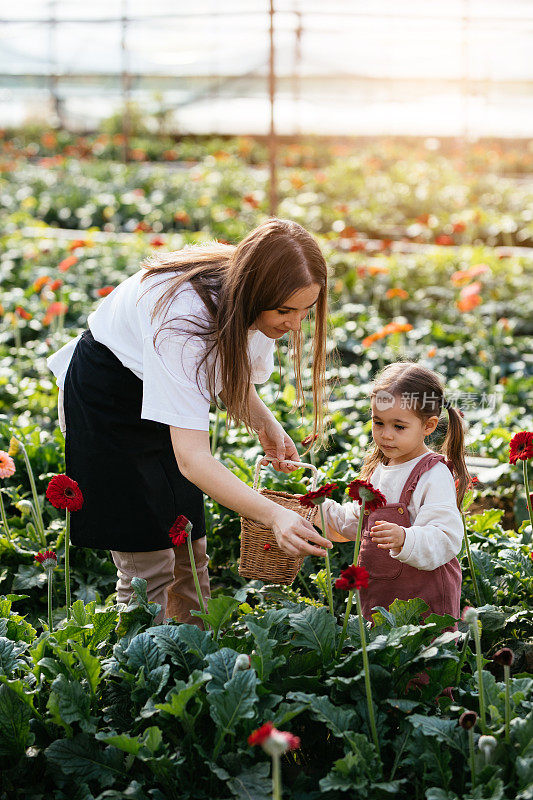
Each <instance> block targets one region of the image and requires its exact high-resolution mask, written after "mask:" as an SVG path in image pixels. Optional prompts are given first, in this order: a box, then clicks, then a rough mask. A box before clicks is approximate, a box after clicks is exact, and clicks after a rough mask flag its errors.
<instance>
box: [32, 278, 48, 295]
mask: <svg viewBox="0 0 533 800" xmlns="http://www.w3.org/2000/svg"><path fill="white" fill-rule="evenodd" d="M50 280H51V279H50V276H49V275H41V277H40V278H37V280H36V281H35V282H34V284H33V291H34V292H40V291H41V289H42V288H43V286H46V284H47V283H50Z"/></svg>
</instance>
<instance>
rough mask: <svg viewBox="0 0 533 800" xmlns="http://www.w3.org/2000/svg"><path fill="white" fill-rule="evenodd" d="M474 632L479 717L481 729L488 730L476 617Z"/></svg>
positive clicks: (473, 623) (473, 626) (473, 625)
mask: <svg viewBox="0 0 533 800" xmlns="http://www.w3.org/2000/svg"><path fill="white" fill-rule="evenodd" d="M471 625H472V632H473V634H474V642H475V644H476V665H477V684H478V686H477V688H478V694H479V717H480V722H481V731H482V732H483V733H486V732H487V725H486V721H485V720H486V717H485V692H484V687H483V656H482V654H481V636H480V633H479V620H478V619H475V620H474V622H472V623H471Z"/></svg>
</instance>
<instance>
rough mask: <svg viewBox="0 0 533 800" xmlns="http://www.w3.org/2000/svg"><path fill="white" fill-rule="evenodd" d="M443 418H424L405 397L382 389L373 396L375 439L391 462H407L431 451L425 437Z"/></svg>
mask: <svg viewBox="0 0 533 800" xmlns="http://www.w3.org/2000/svg"><path fill="white" fill-rule="evenodd" d="M438 421H439V418H438V417H437V416H433V417H429V418H428V419H426V420H422V419H420V417H419V416H418V415H417V414H415V412H414V411H413V410H412V409H410V408H409V407H408V403H406V402H404V400H403V398H400V397H394V396H393V395H391V394H389V392H384V391H380V392H378V393H377V397H373V398H372V438H373V439H374V442H375V443H376V444H377V446H378V447H379V449H380V450H381V451H382V452H383V454H384V455H385V456H386V457H387V458H388V459H389V464H390V465H394V464H403V463H404V462H405V461H410V460H411V459H412V458H417V456H421V455H423V453H425V452H427V449H428V448H427V447H426V444H425V442H424V437H425V436H429V434H430V433H433V431H434V430H435V428H436V427H437V423H438Z"/></svg>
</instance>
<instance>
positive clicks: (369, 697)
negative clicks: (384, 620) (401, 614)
mask: <svg viewBox="0 0 533 800" xmlns="http://www.w3.org/2000/svg"><path fill="white" fill-rule="evenodd" d="M355 600H356V603H357V616H358V618H359V632H360V634H361V647H362V648H363V666H364V670H365V691H366V702H367V706H368V718H369V720H370V730H371V732H372V739H373V740H374V745H375V748H376V751H377V754H378V757H379V758H380V759H381V753H380V751H379V739H378V731H377V728H376V720H375V717H374V704H373V703H372V687H371V685H370V665H369V663H368V653H367V652H366V631H365V625H364V622H363V611H362V609H361V595H360V594H359V590H358V589H356V590H355Z"/></svg>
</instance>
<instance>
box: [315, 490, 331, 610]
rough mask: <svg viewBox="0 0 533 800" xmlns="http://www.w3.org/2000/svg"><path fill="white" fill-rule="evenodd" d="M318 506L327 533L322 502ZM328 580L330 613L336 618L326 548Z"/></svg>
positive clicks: (323, 527) (323, 529)
mask: <svg viewBox="0 0 533 800" xmlns="http://www.w3.org/2000/svg"><path fill="white" fill-rule="evenodd" d="M318 508H319V509H320V520H321V522H322V531H323V532H324V534H325V531H326V525H325V523H324V512H323V511H322V504H320V505H319V506H318ZM326 581H327V586H328V605H329V613H330V614H331V616H332V617H333V619H335V611H334V610H333V588H332V585H331V567H330V563H329V553H328V551H327V550H326Z"/></svg>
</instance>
